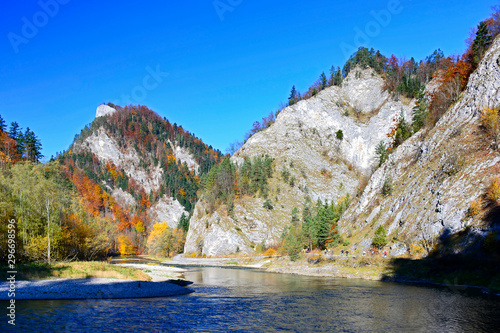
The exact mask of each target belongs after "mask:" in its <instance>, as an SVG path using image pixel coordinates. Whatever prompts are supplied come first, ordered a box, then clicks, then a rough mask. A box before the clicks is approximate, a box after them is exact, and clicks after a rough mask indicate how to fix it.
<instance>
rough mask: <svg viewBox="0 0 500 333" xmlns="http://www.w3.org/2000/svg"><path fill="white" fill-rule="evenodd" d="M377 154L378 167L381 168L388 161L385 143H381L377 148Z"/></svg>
mask: <svg viewBox="0 0 500 333" xmlns="http://www.w3.org/2000/svg"><path fill="white" fill-rule="evenodd" d="M375 154H376V155H377V158H378V166H379V167H380V166H381V165H382V164H383V163H384V162H385V160H387V157H388V155H387V146H386V145H385V142H384V141H380V142H379V144H378V145H377V147H376V148H375Z"/></svg>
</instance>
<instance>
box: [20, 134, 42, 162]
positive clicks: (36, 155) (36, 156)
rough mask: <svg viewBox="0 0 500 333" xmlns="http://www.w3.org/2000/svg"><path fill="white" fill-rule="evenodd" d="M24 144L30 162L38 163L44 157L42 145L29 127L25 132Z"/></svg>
mask: <svg viewBox="0 0 500 333" xmlns="http://www.w3.org/2000/svg"><path fill="white" fill-rule="evenodd" d="M23 143H24V153H25V157H26V159H27V160H28V161H31V162H38V161H39V160H40V159H41V158H42V157H43V155H42V152H41V150H42V144H41V142H40V140H39V139H38V138H37V137H36V135H35V133H34V132H33V131H31V130H30V128H29V127H28V128H26V131H25V132H24V135H23Z"/></svg>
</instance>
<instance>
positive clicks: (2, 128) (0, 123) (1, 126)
mask: <svg viewBox="0 0 500 333" xmlns="http://www.w3.org/2000/svg"><path fill="white" fill-rule="evenodd" d="M5 128H6V127H5V120H3V118H2V116H1V115H0V132H4V131H5Z"/></svg>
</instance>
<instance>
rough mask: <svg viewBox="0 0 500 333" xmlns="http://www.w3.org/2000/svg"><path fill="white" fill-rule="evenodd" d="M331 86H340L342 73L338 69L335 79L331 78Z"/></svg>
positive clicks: (338, 68)
mask: <svg viewBox="0 0 500 333" xmlns="http://www.w3.org/2000/svg"><path fill="white" fill-rule="evenodd" d="M333 84H334V85H335V86H340V85H341V84H342V71H341V70H340V67H337V71H336V72H335V77H334V78H333Z"/></svg>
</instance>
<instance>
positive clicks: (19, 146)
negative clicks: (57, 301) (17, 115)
mask: <svg viewBox="0 0 500 333" xmlns="http://www.w3.org/2000/svg"><path fill="white" fill-rule="evenodd" d="M9 136H10V137H11V138H12V139H13V140H15V141H16V150H17V153H18V154H19V156H23V153H24V144H23V132H22V128H21V127H19V124H18V123H17V122H16V121H13V122H12V123H11V124H10V129H9Z"/></svg>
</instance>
